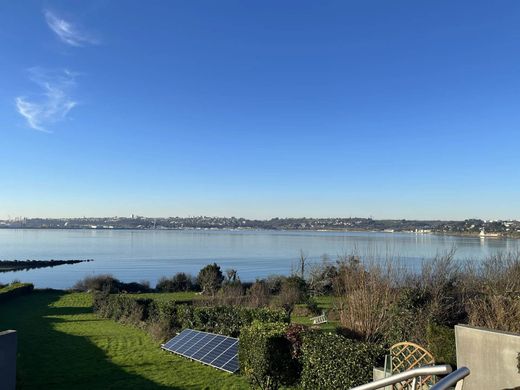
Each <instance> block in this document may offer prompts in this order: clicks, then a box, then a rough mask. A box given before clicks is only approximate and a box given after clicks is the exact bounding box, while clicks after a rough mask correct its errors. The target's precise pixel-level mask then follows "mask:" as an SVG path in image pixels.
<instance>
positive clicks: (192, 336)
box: [161, 329, 240, 374]
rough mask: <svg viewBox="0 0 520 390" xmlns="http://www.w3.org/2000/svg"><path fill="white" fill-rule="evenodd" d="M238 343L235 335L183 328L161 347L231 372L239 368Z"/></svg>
mask: <svg viewBox="0 0 520 390" xmlns="http://www.w3.org/2000/svg"><path fill="white" fill-rule="evenodd" d="M238 345H239V340H238V339H237V338H235V337H229V336H223V335H219V334H216V333H209V332H203V331H200V330H193V329H184V330H183V331H182V332H181V333H179V334H178V335H177V336H175V337H173V338H172V339H171V340H169V341H168V342H166V343H165V344H163V345H162V346H161V348H162V349H164V350H166V351H169V352H173V353H175V354H177V355H180V356H183V357H186V358H188V359H191V360H194V361H197V362H199V363H202V364H205V365H208V366H211V367H214V368H217V369H219V370H223V371H226V372H229V373H231V374H233V373H235V372H237V371H238V370H239V368H240V364H239V361H238Z"/></svg>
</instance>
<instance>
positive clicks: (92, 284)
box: [73, 274, 150, 293]
mask: <svg viewBox="0 0 520 390" xmlns="http://www.w3.org/2000/svg"><path fill="white" fill-rule="evenodd" d="M73 289H74V290H77V291H97V292H101V291H102V292H106V293H118V292H128V293H141V292H148V291H150V284H149V283H148V282H146V281H142V282H140V283H137V282H130V283H124V282H120V281H119V280H118V279H116V278H114V277H113V276H112V275H108V274H105V275H94V276H86V277H85V278H83V279H82V280H79V281H77V282H76V284H75V285H74V287H73Z"/></svg>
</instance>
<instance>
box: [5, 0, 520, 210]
mask: <svg viewBox="0 0 520 390" xmlns="http://www.w3.org/2000/svg"><path fill="white" fill-rule="evenodd" d="M519 20H520V3H519V2H518V1H514V0H511V1H496V2H490V1H475V0H472V1H456V2H454V1H430V2H423V1H386V0H384V1H383V0H381V1H370V0H368V1H323V2H316V1H255V2H253V1H249V2H244V1H228V0H224V1H187V0H186V1H166V0H164V1H157V0H153V1H146V2H145V1H125V2H116V1H111V2H110V1H99V0H93V1H82V2H80V1H44V2H41V1H23V2H18V1H4V2H2V4H0V53H1V55H0V118H1V122H0V146H1V154H2V164H0V182H1V183H2V190H1V191H0V218H5V217H7V216H83V215H87V216H101V215H129V214H131V213H134V214H140V215H141V214H142V215H150V216H170V215H181V216H183V215H225V216H231V215H235V216H245V217H256V218H267V217H273V216H345V217H348V216H370V215H371V216H373V217H375V218H456V219H464V218H469V217H481V218H503V219H506V218H520V180H519V179H520V175H519V173H518V167H519V166H520V153H519V146H520V126H519V125H520V105H519V103H520V23H518V21H519Z"/></svg>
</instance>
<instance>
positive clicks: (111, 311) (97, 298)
mask: <svg viewBox="0 0 520 390" xmlns="http://www.w3.org/2000/svg"><path fill="white" fill-rule="evenodd" d="M154 305H155V303H154V301H153V300H152V299H143V298H140V299H135V298H131V297H127V296H125V295H119V294H107V293H104V292H96V293H95V294H94V302H93V308H94V311H95V312H96V313H98V314H99V315H100V316H101V317H104V318H111V319H113V320H115V321H119V322H123V323H128V324H132V325H136V326H141V325H144V322H145V321H147V320H148V319H149V317H150V313H151V312H152V310H153V308H152V307H153V306H154Z"/></svg>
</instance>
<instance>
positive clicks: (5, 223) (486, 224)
mask: <svg viewBox="0 0 520 390" xmlns="http://www.w3.org/2000/svg"><path fill="white" fill-rule="evenodd" d="M0 228H6V229H8V228H11V229H19V228H24V229H143V230H148V229H269V230H314V231H319V230H332V231H380V232H387V233H397V232H408V233H417V234H431V233H435V234H460V235H479V236H481V237H482V236H483V237H500V236H507V237H520V221H517V220H507V221H503V220H482V219H466V220H464V221H440V220H431V221H428V220H407V219H372V218H272V219H268V220H258V219H246V218H235V217H206V216H199V217H165V218H152V217H143V216H138V215H131V216H129V217H104V218H90V217H83V218H23V217H16V218H10V219H6V220H0Z"/></svg>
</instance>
